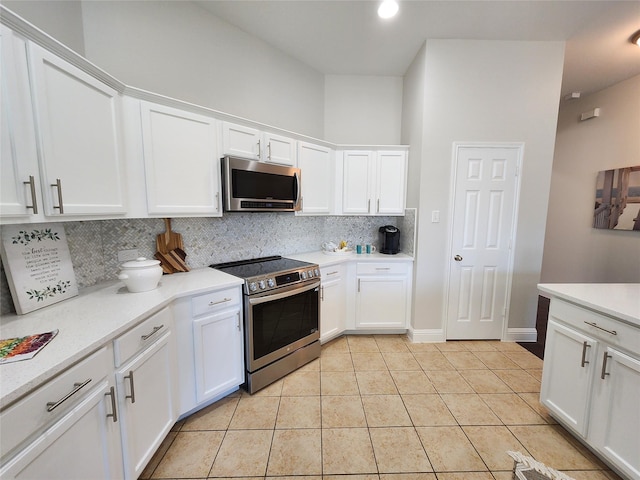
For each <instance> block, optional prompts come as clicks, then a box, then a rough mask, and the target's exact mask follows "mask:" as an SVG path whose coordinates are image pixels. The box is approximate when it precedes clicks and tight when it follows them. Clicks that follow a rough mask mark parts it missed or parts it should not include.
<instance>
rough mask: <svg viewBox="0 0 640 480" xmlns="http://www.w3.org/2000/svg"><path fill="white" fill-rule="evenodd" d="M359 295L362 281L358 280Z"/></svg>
mask: <svg viewBox="0 0 640 480" xmlns="http://www.w3.org/2000/svg"><path fill="white" fill-rule="evenodd" d="M358 293H360V279H358Z"/></svg>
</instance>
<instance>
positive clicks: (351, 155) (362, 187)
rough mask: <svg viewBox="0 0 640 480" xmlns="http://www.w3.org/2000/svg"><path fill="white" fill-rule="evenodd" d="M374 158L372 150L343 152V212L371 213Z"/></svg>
mask: <svg viewBox="0 0 640 480" xmlns="http://www.w3.org/2000/svg"><path fill="white" fill-rule="evenodd" d="M373 159H374V154H373V152H370V151H345V152H343V169H342V175H343V183H342V213H352V214H361V215H362V214H364V215H366V214H369V213H371V180H372V179H371V177H372V175H373Z"/></svg>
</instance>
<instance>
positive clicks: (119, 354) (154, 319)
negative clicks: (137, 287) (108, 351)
mask: <svg viewBox="0 0 640 480" xmlns="http://www.w3.org/2000/svg"><path fill="white" fill-rule="evenodd" d="M170 326H171V312H170V311H169V309H168V308H164V309H162V310H160V311H159V312H158V313H156V314H154V315H151V316H150V317H149V318H147V319H146V320H144V321H143V322H142V323H139V324H138V325H137V326H135V327H133V328H132V329H131V330H129V331H128V332H127V333H125V334H123V335H121V336H120V337H118V338H116V339H115V340H114V341H113V353H114V356H115V366H116V367H119V366H120V365H122V364H123V363H124V362H125V361H126V360H127V359H129V358H131V357H132V356H133V355H135V354H136V353H137V352H139V351H141V350H143V349H144V348H146V347H148V346H149V345H151V344H153V342H155V341H156V340H157V339H158V338H160V337H161V336H162V334H163V333H164V332H166V331H167V330H169V328H170Z"/></svg>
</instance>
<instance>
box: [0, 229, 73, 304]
mask: <svg viewBox="0 0 640 480" xmlns="http://www.w3.org/2000/svg"><path fill="white" fill-rule="evenodd" d="M2 262H3V263H4V268H5V272H6V274H7V280H8V281H9V288H10V290H11V295H12V297H13V304H14V305H15V307H16V312H18V314H21V315H22V314H24V313H28V312H32V311H33V310H37V309H39V308H42V307H46V306H48V305H52V304H54V303H57V302H60V301H61V300H65V299H67V298H70V297H74V296H76V295H78V285H77V283H76V277H75V274H74V273H73V265H72V264H71V257H70V256H69V247H68V245H67V237H66V235H65V233H64V228H63V226H62V224H58V223H45V224H33V225H3V226H2Z"/></svg>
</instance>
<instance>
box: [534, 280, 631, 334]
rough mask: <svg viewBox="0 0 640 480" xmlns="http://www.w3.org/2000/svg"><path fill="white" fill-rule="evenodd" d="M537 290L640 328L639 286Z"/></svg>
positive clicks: (547, 287)
mask: <svg viewBox="0 0 640 480" xmlns="http://www.w3.org/2000/svg"><path fill="white" fill-rule="evenodd" d="M538 290H540V292H542V293H543V295H544V296H549V297H557V298H561V299H563V300H567V301H569V302H571V303H575V304H578V305H581V306H583V307H586V308H589V309H591V310H595V311H597V312H600V313H604V314H605V315H609V316H611V317H615V318H617V319H620V320H622V321H624V322H626V323H629V324H631V325H634V326H636V327H640V283H541V284H539V285H538ZM545 294H546V295H545Z"/></svg>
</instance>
